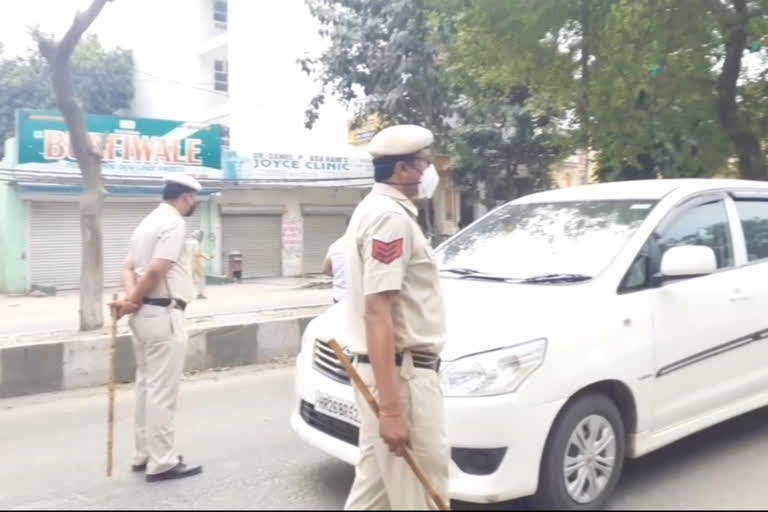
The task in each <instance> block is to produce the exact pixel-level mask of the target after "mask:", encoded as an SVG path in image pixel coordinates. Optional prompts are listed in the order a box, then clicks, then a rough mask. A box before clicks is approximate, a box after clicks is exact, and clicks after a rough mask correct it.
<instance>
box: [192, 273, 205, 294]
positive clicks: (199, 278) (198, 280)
mask: <svg viewBox="0 0 768 512" xmlns="http://www.w3.org/2000/svg"><path fill="white" fill-rule="evenodd" d="M192 279H193V281H194V283H195V292H196V293H197V297H202V296H204V295H205V274H202V273H200V274H193V275H192ZM197 297H195V298H197Z"/></svg>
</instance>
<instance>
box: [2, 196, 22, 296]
mask: <svg viewBox="0 0 768 512" xmlns="http://www.w3.org/2000/svg"><path fill="white" fill-rule="evenodd" d="M0 219H2V222H0V292H3V293H24V292H26V291H28V287H27V281H28V272H29V264H28V259H27V257H28V255H27V226H28V222H29V219H28V208H27V203H26V202H25V201H23V200H21V199H20V198H19V196H18V195H17V193H16V187H15V186H13V185H11V184H8V183H0Z"/></svg>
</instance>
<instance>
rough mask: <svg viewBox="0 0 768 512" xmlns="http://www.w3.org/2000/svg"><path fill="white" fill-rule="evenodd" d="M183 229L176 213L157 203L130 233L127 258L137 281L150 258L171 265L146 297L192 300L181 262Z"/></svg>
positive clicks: (184, 235)
mask: <svg viewBox="0 0 768 512" xmlns="http://www.w3.org/2000/svg"><path fill="white" fill-rule="evenodd" d="M186 230H187V227H186V222H185V221H184V218H183V217H182V216H181V214H180V213H179V211H178V210H177V209H176V208H174V207H173V206H171V205H169V204H167V203H161V204H160V206H158V207H157V208H155V209H154V210H153V211H152V212H151V213H150V214H149V215H147V216H146V217H144V220H142V221H141V223H139V225H138V227H137V228H136V230H135V231H134V232H133V236H132V237H131V248H130V251H129V253H128V257H129V258H130V259H131V260H133V265H134V271H135V272H136V274H137V275H138V277H139V278H140V277H141V276H143V275H144V274H146V272H147V269H148V268H149V263H150V262H151V261H152V260H153V259H154V258H159V259H164V260H169V261H172V262H173V265H172V266H171V269H170V270H169V271H168V273H167V274H166V277H165V279H164V280H161V281H160V282H159V283H158V284H157V286H156V287H155V289H154V290H152V291H151V292H150V293H149V294H148V297H149V298H153V299H158V298H159V299H163V298H174V299H181V300H183V301H185V302H190V301H191V300H192V299H193V298H194V297H195V294H194V285H193V282H192V277H191V276H190V274H189V269H188V268H187V266H186V265H185V262H184V241H185V238H186ZM169 288H170V291H169Z"/></svg>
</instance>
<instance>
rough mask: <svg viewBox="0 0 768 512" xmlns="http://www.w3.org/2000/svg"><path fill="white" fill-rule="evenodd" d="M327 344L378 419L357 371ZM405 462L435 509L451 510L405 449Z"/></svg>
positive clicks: (333, 343) (338, 349) (335, 344)
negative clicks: (435, 506)
mask: <svg viewBox="0 0 768 512" xmlns="http://www.w3.org/2000/svg"><path fill="white" fill-rule="evenodd" d="M328 344H329V345H330V347H331V348H332V349H333V351H334V352H335V353H336V357H337V358H338V359H339V361H341V364H342V365H343V366H344V368H345V369H346V370H347V374H348V375H349V378H350V379H352V382H354V383H355V386H356V387H357V390H358V391H360V393H362V394H363V396H364V397H365V401H366V402H368V405H370V406H371V409H372V410H373V413H374V414H375V415H376V418H378V417H379V404H378V403H377V402H376V399H375V398H374V397H373V395H372V394H371V392H370V391H369V390H368V386H366V385H365V383H364V382H363V380H362V379H361V378H360V374H358V373H357V370H355V367H354V366H352V363H351V362H350V361H349V358H348V357H347V355H346V354H345V353H344V351H343V350H342V349H341V346H340V345H339V343H338V342H337V341H336V340H331V341H329V342H328ZM405 461H406V462H407V463H408V465H409V466H410V467H411V469H412V470H413V472H414V473H415V474H416V478H418V479H419V482H421V485H423V486H424V490H426V491H427V494H429V497H430V498H432V501H434V502H435V505H437V508H438V509H440V510H450V509H451V508H450V507H449V506H448V504H447V503H445V502H444V501H443V498H441V497H440V495H439V494H437V491H435V488H434V487H433V486H432V484H431V483H430V481H429V479H428V478H427V475H425V474H424V471H422V470H421V467H419V465H418V464H417V463H416V460H415V459H414V458H413V454H412V453H411V451H410V450H408V449H407V448H406V450H405Z"/></svg>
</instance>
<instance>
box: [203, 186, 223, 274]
mask: <svg viewBox="0 0 768 512" xmlns="http://www.w3.org/2000/svg"><path fill="white" fill-rule="evenodd" d="M220 201H221V195H220V194H219V193H216V194H212V195H211V198H210V200H208V205H207V207H208V212H207V215H206V218H207V224H208V225H207V228H206V229H207V231H206V233H207V236H206V240H207V244H208V245H207V246H206V250H207V251H209V252H208V254H210V255H211V256H212V258H211V261H209V262H208V264H209V266H208V267H207V268H206V271H207V272H208V273H210V274H214V275H219V276H221V275H224V258H223V257H222V254H221V251H222V248H221V247H222V246H221V239H222V230H221V209H220V208H219V203H220Z"/></svg>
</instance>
